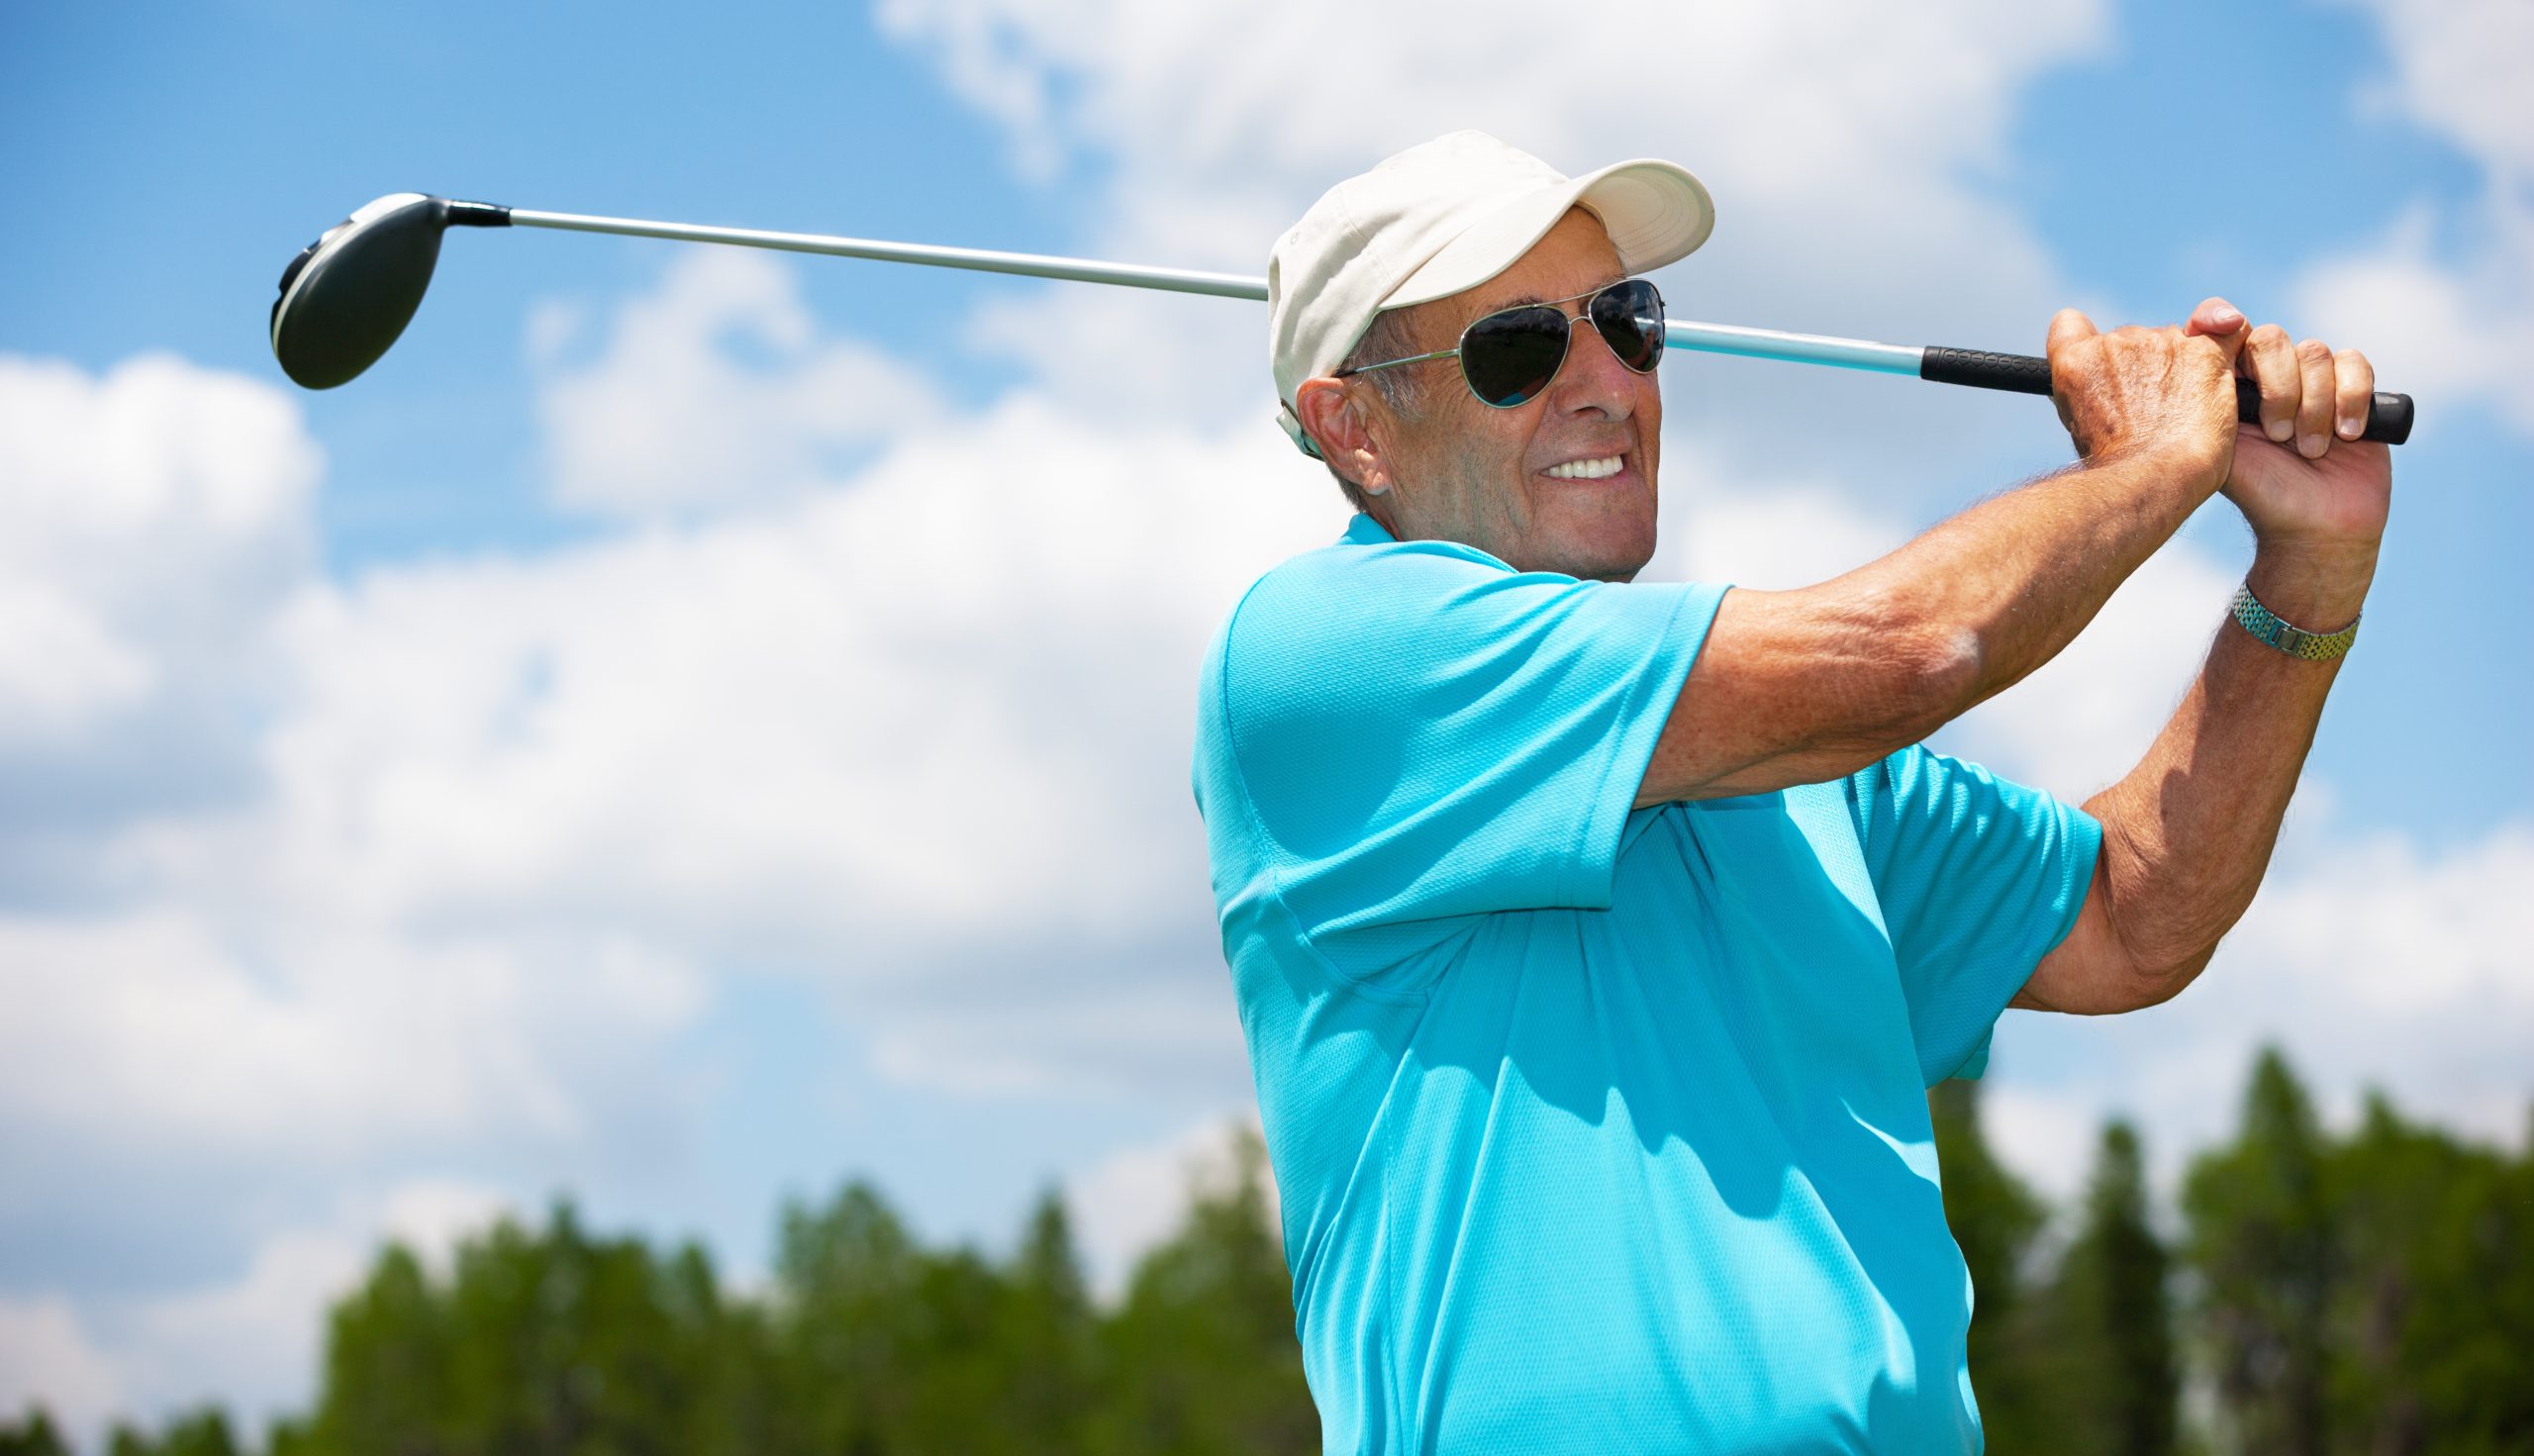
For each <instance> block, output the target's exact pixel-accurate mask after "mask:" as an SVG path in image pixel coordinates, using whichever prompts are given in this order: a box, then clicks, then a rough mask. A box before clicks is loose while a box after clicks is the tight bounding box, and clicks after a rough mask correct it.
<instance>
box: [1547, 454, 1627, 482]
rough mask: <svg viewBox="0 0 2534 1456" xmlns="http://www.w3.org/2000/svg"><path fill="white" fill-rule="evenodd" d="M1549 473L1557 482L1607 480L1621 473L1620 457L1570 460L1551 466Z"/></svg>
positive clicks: (1607, 456)
mask: <svg viewBox="0 0 2534 1456" xmlns="http://www.w3.org/2000/svg"><path fill="white" fill-rule="evenodd" d="M1548 473H1549V475H1550V476H1551V478H1553V479H1557V480H1607V479H1608V478H1609V477H1610V476H1613V475H1616V474H1618V473H1619V457H1618V456H1616V455H1605V456H1603V457H1602V458H1601V459H1598V460H1570V461H1568V462H1567V463H1565V464H1563V465H1551V466H1550V467H1549V468H1548Z"/></svg>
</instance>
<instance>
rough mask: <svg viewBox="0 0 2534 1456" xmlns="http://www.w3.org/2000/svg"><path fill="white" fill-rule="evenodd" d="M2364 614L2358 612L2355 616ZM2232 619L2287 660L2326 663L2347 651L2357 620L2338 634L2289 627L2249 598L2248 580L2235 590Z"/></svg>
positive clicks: (2354, 618) (2254, 599) (2251, 591)
mask: <svg viewBox="0 0 2534 1456" xmlns="http://www.w3.org/2000/svg"><path fill="white" fill-rule="evenodd" d="M2366 615H2367V614H2365V613H2363V612H2362V613H2360V614H2359V617H2364V616H2366ZM2235 620H2236V621H2237V622H2239V623H2241V624H2243V628H2244V631H2248V632H2251V633H2252V634H2253V635H2254V636H2256V637H2259V638H2260V639H2261V640H2263V641H2265V642H2268V643H2270V644H2271V645H2272V646H2274V647H2277V648H2278V649H2279V650H2281V651H2282V652H2285V653H2287V654H2288V655H2289V656H2290V657H2295V658H2298V659H2301V660H2303V661H2306V662H2328V661H2330V660H2331V659H2333V658H2334V657H2338V656H2340V655H2341V654H2342V653H2344V652H2347V651H2348V650H2349V644H2350V643H2351V642H2354V641H2356V640H2358V621H2359V618H2358V617H2353V618H2351V619H2350V620H2349V626H2347V627H2344V628H2342V629H2341V630H2340V631H2331V632H2321V631H2305V630H2304V629H2303V628H2301V627H2290V626H2289V625H2288V624H2287V623H2286V622H2284V621H2282V620H2280V618H2279V615H2278V614H2277V613H2274V612H2272V611H2271V610H2270V609H2269V608H2268V607H2265V606H2263V605H2262V604H2261V601H2260V599H2259V598H2257V597H2255V596H2254V595H2253V584H2252V583H2251V582H2249V581H2248V582H2245V583H2244V584H2243V585H2242V586H2240V587H2238V588H2236V590H2235Z"/></svg>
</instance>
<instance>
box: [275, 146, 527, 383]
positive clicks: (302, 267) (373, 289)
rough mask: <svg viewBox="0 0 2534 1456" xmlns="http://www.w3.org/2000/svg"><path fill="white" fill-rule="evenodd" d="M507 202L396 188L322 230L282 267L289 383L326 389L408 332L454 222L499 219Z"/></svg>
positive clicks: (496, 222)
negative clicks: (460, 198)
mask: <svg viewBox="0 0 2534 1456" xmlns="http://www.w3.org/2000/svg"><path fill="white" fill-rule="evenodd" d="M509 221H510V210H509V209H508V208H499V207H492V206H489V205H487V204H484V203H475V202H450V201H449V200H448V199H446V198H443V197H426V196H424V195H423V194H421V193H419V192H398V193H393V194H390V195H389V196H386V197H382V198H380V199H378V200H377V201H376V202H373V203H370V204H369V205H368V206H366V207H363V208H361V209H360V210H359V211H358V212H355V213H353V214H352V215H351V216H350V217H348V218H345V219H344V220H343V221H342V222H341V223H338V224H337V225H335V226H334V227H332V228H329V229H328V230H326V233H325V236H323V237H321V238H319V239H318V240H317V241H316V242H315V243H310V244H309V245H308V246H307V248H306V249H305V250H303V251H302V252H301V253H300V254H299V256H297V257H295V258H293V259H291V263H290V266H289V267H287V268H285V269H283V270H282V275H281V296H280V297H279V298H277V299H275V300H274V301H273V313H272V344H273V357H274V358H275V359H277V360H279V361H280V363H281V368H282V372H283V373H285V374H287V375H289V376H290V377H291V379H292V381H293V382H294V383H297V384H300V385H302V386H304V387H306V388H309V389H332V388H334V387H335V386H336V385H338V384H342V383H345V382H347V381H349V380H351V379H353V378H356V377H358V375H359V374H360V372H361V371H362V370H363V369H366V368H368V367H369V366H370V365H371V364H373V363H376V362H377V361H378V356H379V355H380V354H383V353H385V352H387V349H388V346H389V345H391V344H393V343H395V341H396V339H397V336H399V335H401V334H403V333H404V332H405V325H406V324H407V322H409V321H410V320H411V319H412V318H413V317H414V310H415V309H416V308H418V307H419V306H421V304H422V301H423V292H424V290H425V289H427V288H429V287H431V282H432V268H433V266H434V265H435V264H437V263H438V262H439V239H440V234H442V233H444V232H446V231H447V230H448V228H449V226H450V225H451V224H462V225H471V226H477V227H484V226H496V227H498V226H503V225H506V224H507V223H508V222H509Z"/></svg>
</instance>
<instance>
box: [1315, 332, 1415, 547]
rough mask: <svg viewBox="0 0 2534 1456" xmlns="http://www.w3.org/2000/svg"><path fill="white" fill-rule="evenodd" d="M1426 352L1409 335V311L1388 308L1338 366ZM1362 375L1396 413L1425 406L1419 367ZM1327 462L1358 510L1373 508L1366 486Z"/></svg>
mask: <svg viewBox="0 0 2534 1456" xmlns="http://www.w3.org/2000/svg"><path fill="white" fill-rule="evenodd" d="M1422 352H1424V350H1422V349H1419V348H1418V347H1417V346H1416V340H1414V339H1413V338H1411V337H1410V336H1409V332H1408V312H1407V310H1405V309H1384V310H1382V311H1381V312H1380V313H1378V314H1375V315H1373V327H1371V328H1370V329H1367V330H1365V331H1364V337H1363V338H1362V339H1361V340H1357V341H1356V344H1355V346H1354V348H1352V349H1350V350H1348V351H1347V354H1346V357H1345V358H1344V359H1343V360H1342V361H1340V362H1339V364H1338V365H1337V367H1338V368H1340V369H1360V368H1362V367H1364V366H1365V365H1366V364H1378V363H1382V362H1383V361H1385V360H1388V359H1401V358H1406V357H1408V356H1409V355H1410V354H1414V353H1422ZM1359 377H1360V378H1362V379H1363V380H1364V381H1365V382H1367V383H1369V384H1371V385H1372V386H1373V388H1374V389H1375V390H1376V391H1378V392H1379V393H1380V395H1381V397H1382V403H1384V404H1386V405H1388V406H1390V408H1391V411H1392V413H1394V414H1399V415H1413V414H1415V413H1416V412H1417V411H1418V410H1420V409H1422V408H1424V404H1425V379H1424V377H1423V376H1422V375H1421V374H1419V373H1418V371H1417V370H1415V369H1413V368H1411V369H1376V370H1374V371H1373V372H1372V373H1370V374H1365V375H1361V376H1359ZM1324 463H1326V464H1327V466H1328V473H1329V475H1330V476H1331V477H1332V478H1333V479H1335V480H1336V482H1337V488H1338V489H1339V490H1340V491H1343V492H1344V493H1345V496H1346V500H1347V502H1348V504H1350V505H1352V506H1353V507H1354V508H1355V509H1356V510H1358V511H1369V510H1370V509H1371V508H1370V507H1369V506H1367V505H1366V504H1365V500H1364V488H1363V487H1362V486H1360V485H1358V484H1356V483H1355V482H1354V481H1352V480H1349V479H1347V478H1346V477H1345V475H1344V474H1342V473H1341V472H1340V471H1339V470H1338V468H1337V462H1336V461H1334V460H1329V461H1326V462H1324Z"/></svg>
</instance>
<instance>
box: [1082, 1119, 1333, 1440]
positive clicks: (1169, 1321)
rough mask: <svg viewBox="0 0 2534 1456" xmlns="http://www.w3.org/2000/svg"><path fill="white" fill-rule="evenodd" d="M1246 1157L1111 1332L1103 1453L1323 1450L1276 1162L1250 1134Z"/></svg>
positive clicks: (1143, 1277)
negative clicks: (1277, 1214)
mask: <svg viewBox="0 0 2534 1456" xmlns="http://www.w3.org/2000/svg"><path fill="white" fill-rule="evenodd" d="M1234 1154H1235V1156H1234V1167H1233V1173H1232V1178H1231V1181H1230V1183H1229V1185H1228V1186H1226V1187H1223V1188H1219V1189H1212V1190H1205V1191H1203V1192H1201V1194H1200V1196H1199V1197H1198V1199H1197V1201H1196V1205H1195V1207H1194V1208H1193V1209H1191V1210H1190V1212H1189V1216H1188V1224H1187V1226H1186V1227H1185V1228H1183V1229H1181V1230H1180V1232H1179V1235H1178V1236H1177V1237H1176V1238H1173V1239H1172V1240H1170V1241H1169V1242H1168V1243H1166V1244H1163V1245H1162V1246H1161V1247H1159V1248H1157V1249H1155V1250H1153V1251H1152V1252H1151V1253H1150V1254H1148V1255H1146V1256H1145V1258H1144V1260H1143V1263H1142V1265H1141V1266H1140V1267H1139V1268H1137V1269H1136V1271H1135V1277H1134V1282H1133V1284H1132V1285H1131V1286H1130V1287H1129V1288H1128V1290H1127V1292H1126V1300H1125V1305H1124V1308H1122V1309H1121V1310H1119V1311H1118V1315H1117V1317H1116V1318H1115V1319H1114V1320H1111V1321H1110V1322H1109V1323H1108V1326H1107V1328H1106V1329H1105V1330H1104V1331H1103V1332H1104V1334H1105V1335H1106V1339H1105V1340H1104V1341H1103V1344H1104V1346H1105V1348H1106V1353H1107V1365H1108V1368H1109V1371H1110V1375H1111V1378H1110V1381H1109V1392H1110V1400H1109V1401H1108V1402H1106V1403H1105V1406H1104V1409H1103V1410H1102V1412H1101V1417H1102V1419H1101V1422H1100V1439H1099V1441H1098V1444H1097V1449H1098V1450H1100V1451H1102V1452H1106V1453H1126V1452H1140V1451H1175V1452H1186V1453H1189V1456H1210V1453H1218V1452H1219V1453H1223V1456H1232V1453H1259V1456H1265V1453H1268V1452H1276V1451H1311V1450H1316V1449H1318V1446H1319V1416H1318V1413H1317V1411H1316V1408H1315V1407H1313V1405H1312V1402H1311V1392H1310V1389H1309V1388H1308V1387H1307V1386H1306V1385H1305V1384H1304V1382H1303V1359H1302V1347H1301V1346H1300V1345H1299V1344H1298V1343H1297V1342H1296V1340H1295V1338H1294V1309H1293V1295H1292V1286H1291V1285H1290V1283H1289V1282H1288V1278H1287V1275H1286V1272H1285V1258H1284V1254H1283V1252H1282V1251H1281V1249H1280V1248H1279V1246H1278V1243H1277V1241H1276V1238H1275V1235H1274V1232H1273V1231H1272V1230H1271V1229H1270V1228H1269V1227H1268V1218H1267V1195H1266V1164H1267V1152H1266V1149H1265V1147H1264V1146H1262V1145H1261V1144H1260V1143H1259V1141H1258V1139H1257V1137H1256V1135H1255V1134H1245V1135H1243V1137H1242V1138H1241V1139H1240V1141H1239V1142H1238V1143H1237V1144H1236V1146H1235V1148H1234Z"/></svg>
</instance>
